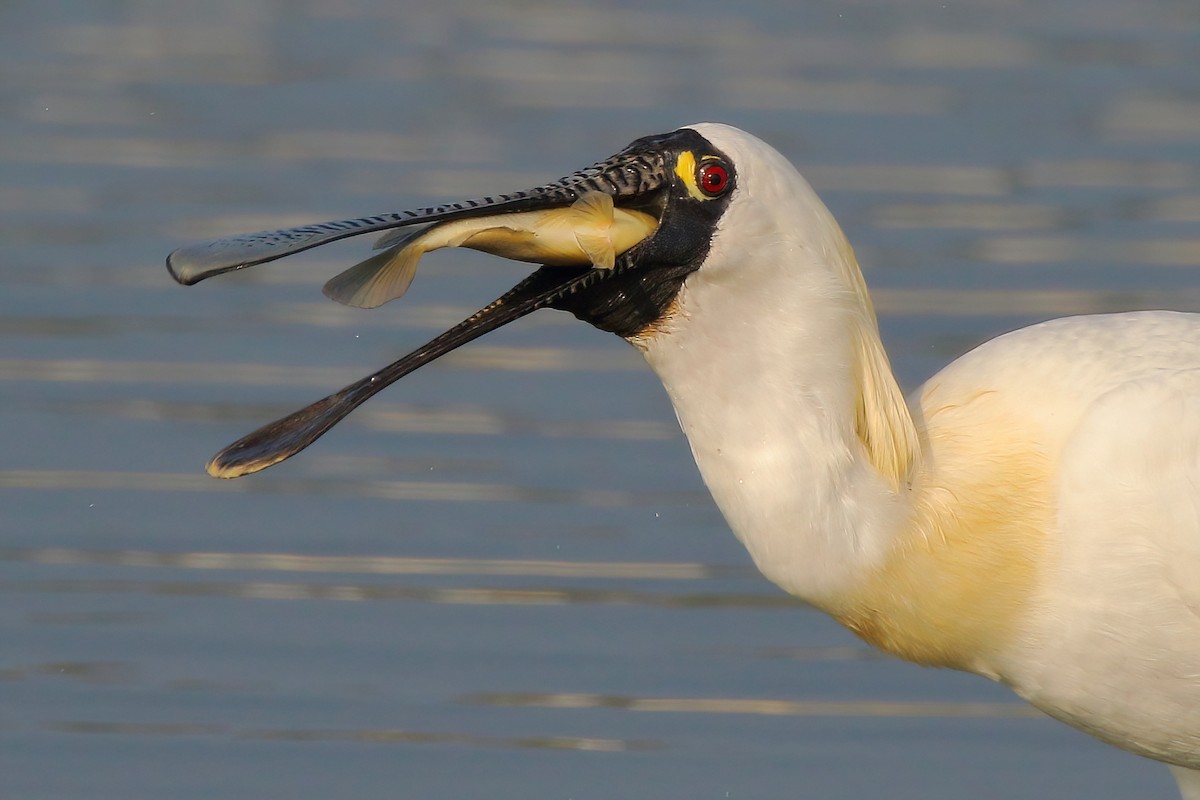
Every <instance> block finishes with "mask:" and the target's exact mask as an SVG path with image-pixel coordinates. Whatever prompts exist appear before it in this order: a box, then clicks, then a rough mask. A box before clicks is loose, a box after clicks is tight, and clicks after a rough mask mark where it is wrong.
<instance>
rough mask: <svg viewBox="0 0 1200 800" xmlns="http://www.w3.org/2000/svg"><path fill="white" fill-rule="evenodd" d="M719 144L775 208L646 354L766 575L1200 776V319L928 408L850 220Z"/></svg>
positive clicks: (1129, 322)
mask: <svg viewBox="0 0 1200 800" xmlns="http://www.w3.org/2000/svg"><path fill="white" fill-rule="evenodd" d="M701 131H702V133H704V135H705V136H706V138H708V139H709V140H710V141H712V142H713V144H714V145H716V146H717V147H719V148H721V149H722V150H724V151H726V152H737V153H739V154H741V156H742V157H741V159H740V161H739V162H738V163H739V168H740V176H739V177H740V180H741V181H742V186H743V187H745V186H751V187H753V188H754V189H756V190H757V189H759V188H760V187H764V189H763V193H762V194H760V195H757V196H755V197H754V198H753V199H754V201H755V202H753V203H749V202H747V203H745V204H744V205H741V206H739V204H737V203H733V204H731V206H730V208H729V210H728V211H727V212H726V215H725V216H724V217H723V218H722V222H721V229H723V228H724V227H725V226H728V228H729V230H730V231H737V236H738V239H737V243H738V246H736V247H735V246H730V247H728V248H726V247H723V246H722V244H723V240H722V238H721V233H722V230H721V229H719V230H718V234H717V236H716V237H715V241H714V247H713V249H712V251H711V252H710V254H709V259H708V260H707V261H706V262H705V264H704V267H703V269H702V270H701V271H699V272H698V273H697V274H696V275H695V276H694V278H693V279H690V280H689V281H688V282H687V283H685V285H684V287H683V289H682V291H681V292H680V294H679V296H678V298H677V300H676V304H675V308H674V310H673V313H672V316H671V319H670V320H669V321H668V322H666V323H665V324H663V325H660V326H659V327H658V329H657V330H656V331H655V332H654V333H653V335H651V336H648V337H645V338H643V339H641V340H638V341H637V342H635V344H637V345H638V346H639V347H640V348H641V349H642V350H643V352H644V353H645V355H646V358H647V361H648V362H649V363H650V365H651V367H653V369H654V370H655V372H656V373H657V374H658V376H659V378H660V379H661V380H662V381H663V384H664V386H665V387H666V390H667V393H668V395H669V396H670V398H671V401H672V403H673V405H674V407H675V410H676V413H677V415H678V417H679V421H680V424H681V426H682V427H683V430H684V432H685V433H686V435H687V437H688V441H689V442H690V444H691V447H692V453H693V455H694V456H695V459H696V463H697V465H698V466H699V469H700V472H701V474H702V476H703V477H704V480H705V483H706V484H707V486H708V488H709V490H710V492H711V493H712V495H713V497H714V499H715V500H716V502H717V505H718V506H719V507H720V509H721V511H722V513H723V514H724V516H725V518H726V520H727V521H728V522H729V524H730V526H731V527H732V529H733V531H734V533H735V534H736V535H737V536H738V538H739V539H740V540H741V541H742V542H743V544H745V546H746V548H747V549H748V550H749V552H750V554H751V557H752V558H753V559H754V562H755V564H756V565H757V566H758V568H759V569H760V570H761V571H762V572H763V573H764V574H765V575H766V576H767V577H768V578H769V579H771V580H772V581H774V582H775V583H776V584H778V585H779V586H780V587H782V588H783V589H785V590H786V591H788V592H790V593H791V594H794V595H796V596H798V597H801V598H803V599H805V600H807V601H809V602H811V603H812V604H814V605H816V606H817V607H819V608H821V609H823V610H825V611H827V612H829V613H830V614H831V615H833V616H834V617H835V618H836V619H838V620H839V621H841V622H842V623H843V624H845V625H846V626H847V627H849V628H850V629H851V630H853V631H855V632H856V633H857V634H859V635H860V636H861V637H862V638H864V639H865V640H867V641H868V642H870V643H871V644H874V645H876V646H878V647H880V648H882V649H884V650H886V651H888V652H891V653H893V654H895V655H898V656H900V657H902V658H906V659H908V660H911V661H915V662H917V663H921V664H927V665H933V666H945V667H954V668H958V669H964V670H968V671H971V672H976V673H979V674H982V675H985V676H987V677H990V678H992V679H995V680H999V681H1002V682H1004V683H1006V684H1008V685H1009V686H1011V687H1012V688H1013V689H1014V690H1015V691H1016V692H1017V693H1018V694H1020V695H1021V696H1022V697H1024V698H1025V699H1027V700H1029V701H1030V702H1032V703H1033V704H1034V705H1036V706H1037V707H1039V708H1041V709H1042V710H1043V711H1046V712H1047V713H1049V714H1050V715H1051V716H1054V717H1057V718H1059V719H1061V720H1063V721H1065V722H1068V723H1070V724H1072V725H1075V726H1076V727H1080V728H1082V729H1084V730H1086V731H1088V732H1089V733H1092V734H1093V735H1095V736H1098V737H1099V738H1101V739H1104V740H1106V741H1108V742H1110V743H1113V744H1116V745H1118V746H1120V747H1123V748H1125V749H1128V750H1132V751H1134V752H1138V753H1140V754H1142V755H1146V756H1149V757H1151V758H1157V759H1160V760H1165V761H1168V762H1169V763H1173V764H1177V765H1180V766H1183V767H1188V768H1192V769H1200V316H1197V315H1194V314H1182V313H1173V312H1161V311H1160V312H1140V313H1127V314H1113V315H1096V316H1084V317H1073V318H1066V319H1059V320H1053V321H1050V322H1046V323H1042V324H1039V325H1034V326H1032V327H1028V328H1024V329H1021V330H1018V331H1015V332H1013V333H1009V334H1006V335H1004V336H1000V337H999V338H996V339H993V340H991V341H989V342H987V343H985V344H983V345H982V346H980V347H978V348H976V349H975V350H973V351H972V352H970V353H968V354H966V355H964V356H962V357H961V358H959V359H958V360H957V361H955V362H953V363H952V364H950V365H949V366H947V367H946V368H945V369H943V370H942V371H941V372H939V373H938V374H937V375H935V376H933V377H932V378H930V379H929V381H928V382H927V383H926V384H925V385H924V386H922V387H921V388H920V389H918V390H917V391H916V392H915V393H914V395H913V397H912V399H911V403H910V404H904V403H903V402H899V401H897V400H896V397H897V396H898V394H899V389H898V388H897V387H896V385H895V381H894V378H892V375H891V371H890V369H889V368H888V366H887V362H886V357H885V356H883V355H882V354H883V350H882V348H881V347H876V346H875V345H876V343H877V342H878V334H877V331H876V329H875V322H874V313H873V311H872V310H871V304H870V299H869V297H868V296H867V295H866V293H865V290H864V284H863V281H862V279H861V274H860V273H859V270H858V266H857V264H856V263H855V262H854V258H853V253H852V252H851V250H850V248H849V245H848V244H847V243H846V241H845V239H844V237H843V236H842V234H841V232H840V230H839V229H838V228H837V225H836V223H835V222H834V221H833V218H832V216H831V215H829V213H828V211H827V210H825V208H824V206H821V205H819V200H817V199H816V196H815V194H813V193H812V191H811V189H809V188H808V186H807V184H806V183H804V181H803V179H802V178H801V177H800V175H799V174H798V173H796V172H795V170H794V169H793V168H792V167H791V166H790V164H788V163H787V162H786V161H785V160H784V159H783V158H782V157H780V156H778V154H777V153H775V151H774V150H770V149H769V148H767V147H766V145H763V144H762V143H761V142H759V141H758V140H757V139H753V138H752V137H749V136H748V135H746V134H744V133H742V132H740V131H734V130H731V129H727V128H724V127H720V128H715V127H712V128H710V126H703V127H701ZM754 150H759V151H761V152H757V153H755V155H756V156H757V157H756V158H754V159H747V158H746V155H745V154H746V153H747V152H748V151H754ZM747 164H750V165H751V168H752V169H754V170H758V169H760V168H765V169H766V171H767V172H768V173H769V174H770V176H771V180H767V181H758V180H755V178H756V177H757V176H756V175H755V174H751V175H747V172H748V169H747ZM743 211H744V212H745V217H746V218H743ZM751 217H753V218H751ZM747 237H748V238H747ZM755 237H757V238H755ZM728 241H729V242H730V244H731V245H732V244H733V242H734V239H733V237H732V236H731V237H730V238H729V240H728ZM767 287H769V289H768V288H767ZM864 340H866V341H868V342H869V344H868V345H867V346H864V344H863V342H864ZM878 381H884V382H889V381H890V385H888V386H886V387H885V388H882V389H881V388H880V387H879V386H878V385H877V382H878ZM864 418H865V419H867V420H875V422H874V423H870V424H867V423H864V421H863V420H864ZM880 430H882V431H884V433H883V434H882V435H880V434H879V433H878V431H880ZM880 440H882V444H881V441H880ZM881 450H882V451H883V452H882V453H881V452H880V451H881ZM897 452H899V453H900V454H901V455H900V458H898V459H897V458H896V457H895V454H896V453H897ZM880 465H882V468H881V466H880ZM897 466H898V467H899V469H895V467H897Z"/></svg>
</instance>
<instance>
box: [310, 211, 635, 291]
mask: <svg viewBox="0 0 1200 800" xmlns="http://www.w3.org/2000/svg"><path fill="white" fill-rule="evenodd" d="M657 227H658V220H657V219H655V218H654V217H653V216H651V215H650V214H647V213H645V212H642V211H634V210H631V209H627V208H617V207H616V206H615V205H614V204H613V199H612V197H611V196H610V195H608V194H605V193H604V192H586V193H584V194H582V195H581V196H580V197H579V199H578V200H576V201H575V202H574V203H572V204H571V205H570V206H567V207H565V208H553V209H548V210H544V211H525V212H519V213H514V214H496V215H494V216H490V217H478V218H474V219H458V220H453V221H449V222H441V223H436V224H434V225H431V226H429V227H428V228H424V229H423V230H420V231H417V232H415V233H413V232H398V231H393V232H390V233H388V234H385V235H384V236H382V237H380V239H379V241H377V242H376V243H375V247H376V248H386V249H384V250H383V252H381V253H378V254H377V255H374V256H372V257H371V258H368V259H367V260H365V261H362V262H360V263H358V264H355V265H354V266H353V267H351V268H350V269H348V270H346V271H345V272H342V273H340V274H339V275H336V276H335V277H333V278H332V279H330V280H329V281H328V282H327V283H326V284H325V287H324V292H325V294H326V296H328V297H329V298H330V299H332V300H336V301H337V302H339V303H344V304H345V305H349V306H357V307H359V308H375V307H376V306H380V305H383V304H384V303H386V302H388V301H390V300H395V299H396V298H398V297H401V296H403V295H404V293H405V292H406V291H408V287H409V285H411V284H412V281H413V278H414V277H415V276H416V274H417V265H418V264H419V262H420V260H421V256H423V255H424V254H425V253H428V252H430V251H433V250H440V249H441V248H443V247H469V248H471V249H472V250H481V251H483V252H485V253H491V254H492V255H497V256H501V257H503V258H511V259H513V260H516V261H529V262H533V263H535V264H546V265H548V266H553V267H565V266H581V265H584V264H591V265H592V266H593V267H596V268H597V269H612V267H613V263H614V262H615V260H616V257H617V256H618V255H620V254H621V253H623V252H625V251H626V250H628V249H629V248H631V247H633V246H634V245H635V244H637V243H638V242H640V241H642V240H643V239H645V238H646V237H647V236H649V235H650V234H651V233H653V232H654V231H655V229H656V228H657Z"/></svg>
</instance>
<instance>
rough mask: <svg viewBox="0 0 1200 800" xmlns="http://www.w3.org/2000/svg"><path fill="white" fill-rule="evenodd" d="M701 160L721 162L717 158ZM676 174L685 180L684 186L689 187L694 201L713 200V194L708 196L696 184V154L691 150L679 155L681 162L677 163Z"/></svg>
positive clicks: (709, 157)
mask: <svg viewBox="0 0 1200 800" xmlns="http://www.w3.org/2000/svg"><path fill="white" fill-rule="evenodd" d="M700 160H701V161H718V162H719V161H720V159H719V158H718V157H717V156H704V158H702V159H700ZM675 174H676V175H678V176H679V177H680V178H681V179H682V180H683V185H684V186H686V187H687V190H688V194H689V195H691V197H692V198H693V199H695V200H712V199H713V194H706V193H705V192H704V191H703V190H701V188H700V187H699V186H698V185H697V183H696V154H695V153H693V152H692V151H691V150H684V151H683V152H682V153H680V154H679V160H677V161H676V162H675ZM722 191H723V188H722Z"/></svg>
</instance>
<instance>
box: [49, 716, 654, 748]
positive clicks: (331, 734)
mask: <svg viewBox="0 0 1200 800" xmlns="http://www.w3.org/2000/svg"><path fill="white" fill-rule="evenodd" d="M45 728H46V729H47V730H50V731H57V732H61V733H75V734H92V735H95V734H112V735H118V736H138V737H148V738H154V739H159V738H163V737H176V736H219V737H224V738H232V739H259V740H264V741H275V742H348V743H352V744H371V745H380V744H384V745H386V744H392V745H405V744H440V745H451V746H460V747H461V746H467V747H487V748H501V749H509V748H518V749H537V750H588V751H598V752H621V751H626V750H634V751H636V750H658V749H660V748H662V747H663V746H664V745H663V743H662V742H657V741H653V740H645V739H641V740H630V739H598V738H582V737H577V736H479V735H472V734H467V733H441V732H436V731H408V730H394V729H359V730H330V729H313V728H236V727H233V726H230V725H221V724H197V723H177V722H93V721H86V722H85V721H66V722H51V723H48V724H47V725H46V726H45Z"/></svg>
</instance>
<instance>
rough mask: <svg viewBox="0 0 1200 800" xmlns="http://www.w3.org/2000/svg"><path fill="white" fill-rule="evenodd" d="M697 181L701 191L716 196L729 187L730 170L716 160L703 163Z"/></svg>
mask: <svg viewBox="0 0 1200 800" xmlns="http://www.w3.org/2000/svg"><path fill="white" fill-rule="evenodd" d="M696 183H698V184H699V185H700V191H702V192H704V193H705V194H706V195H708V196H709V197H716V196H717V195H719V194H721V193H723V192H724V191H725V190H726V189H728V188H729V170H727V169H725V167H724V166H723V165H721V164H719V163H717V162H715V161H710V162H708V163H706V164H703V165H701V167H700V170H699V172H698V173H697V175H696Z"/></svg>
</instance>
